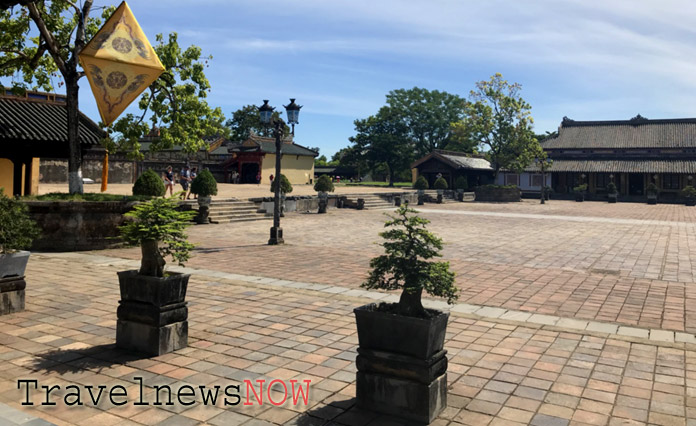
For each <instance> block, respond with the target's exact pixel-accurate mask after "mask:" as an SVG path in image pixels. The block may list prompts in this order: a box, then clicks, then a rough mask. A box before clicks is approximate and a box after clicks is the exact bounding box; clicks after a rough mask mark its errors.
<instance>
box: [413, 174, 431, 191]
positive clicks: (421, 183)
mask: <svg viewBox="0 0 696 426" xmlns="http://www.w3.org/2000/svg"><path fill="white" fill-rule="evenodd" d="M429 186H430V185H428V180H427V179H426V178H425V176H418V179H416V183H414V184H413V187H414V188H415V189H428V187H429Z"/></svg>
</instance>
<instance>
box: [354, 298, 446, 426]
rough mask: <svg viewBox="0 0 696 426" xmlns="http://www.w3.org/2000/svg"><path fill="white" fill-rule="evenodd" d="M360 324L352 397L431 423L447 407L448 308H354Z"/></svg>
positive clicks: (385, 411) (396, 414)
mask: <svg viewBox="0 0 696 426" xmlns="http://www.w3.org/2000/svg"><path fill="white" fill-rule="evenodd" d="M354 313H355V319H356V324H357V328H358V340H359V344H360V347H359V348H358V357H357V359H356V366H357V370H358V371H357V374H356V379H357V380H356V399H357V404H358V406H359V407H362V408H366V409H369V410H373V411H377V412H380V413H383V414H386V415H389V416H390V417H394V418H402V419H407V420H409V421H412V422H418V423H423V424H429V423H430V422H432V421H433V420H434V419H435V418H436V417H437V416H438V415H439V414H440V413H441V412H442V411H443V410H444V409H445V408H446V407H447V356H446V354H447V351H445V350H444V349H443V346H444V340H445V332H446V328H447V319H448V318H449V314H448V313H443V312H439V311H434V313H435V315H434V316H433V317H432V318H428V319H423V318H414V317H406V316H403V315H395V314H391V313H386V312H379V311H377V310H376V305H375V304H370V305H365V306H361V307H359V308H356V309H355V310H354Z"/></svg>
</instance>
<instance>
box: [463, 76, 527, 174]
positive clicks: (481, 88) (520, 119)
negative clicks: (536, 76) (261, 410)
mask: <svg viewBox="0 0 696 426" xmlns="http://www.w3.org/2000/svg"><path fill="white" fill-rule="evenodd" d="M521 89H522V86H521V85H520V84H518V83H514V84H510V83H508V82H507V81H506V80H503V76H502V75H501V74H500V73H497V74H495V75H493V76H492V77H491V78H490V80H488V81H480V82H478V83H476V90H473V91H472V92H471V101H472V102H471V103H470V104H468V107H467V111H466V116H465V118H464V119H463V120H461V121H460V122H458V123H456V124H455V125H454V133H455V134H456V135H457V139H461V140H464V141H468V142H469V143H471V144H475V145H477V146H480V147H481V148H482V149H483V150H485V151H486V153H487V155H488V157H489V159H490V161H491V163H492V165H493V167H494V169H495V174H496V176H497V174H498V171H499V170H500V169H506V170H510V171H514V172H518V173H521V172H522V171H523V170H524V169H525V168H526V167H527V166H529V165H530V164H531V163H532V162H533V161H534V159H535V158H537V155H538V153H539V151H540V147H539V142H538V141H537V139H536V138H535V136H534V132H533V131H532V123H533V119H532V117H531V105H529V104H528V103H527V102H525V101H524V99H522V97H521V96H520V94H519V92H520V90H521Z"/></svg>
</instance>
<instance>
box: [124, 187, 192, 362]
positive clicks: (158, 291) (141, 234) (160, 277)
mask: <svg viewBox="0 0 696 426" xmlns="http://www.w3.org/2000/svg"><path fill="white" fill-rule="evenodd" d="M177 207H178V203H177V201H176V200H175V199H174V198H155V199H153V200H150V201H147V202H144V203H141V204H138V205H137V206H135V208H134V209H133V210H132V211H130V212H128V213H126V217H127V218H128V219H130V220H129V221H127V222H126V223H125V224H124V225H123V226H122V227H121V228H120V231H121V236H122V237H123V239H124V241H125V242H126V243H127V244H130V245H139V246H140V250H141V253H142V259H141V263H140V270H131V271H122V272H119V273H118V281H119V287H120V290H121V300H120V301H119V307H118V311H117V318H118V322H117V325H116V345H117V346H118V347H120V348H124V349H129V350H135V351H138V352H145V353H148V354H151V355H161V354H164V353H167V352H171V351H175V350H177V349H181V348H183V347H186V345H187V343H188V321H187V319H188V308H187V307H186V301H185V299H186V289H187V286H188V280H189V277H190V275H188V274H178V273H173V272H165V271H164V266H165V263H166V262H165V257H167V256H171V258H172V259H174V260H175V261H176V262H178V264H179V265H181V266H183V265H184V262H186V261H187V260H188V259H189V257H190V252H191V250H192V249H193V244H191V243H189V242H188V241H187V237H186V234H185V232H184V231H185V229H186V227H188V226H189V225H191V219H193V216H194V215H195V214H196V212H194V211H190V210H189V211H179V210H177Z"/></svg>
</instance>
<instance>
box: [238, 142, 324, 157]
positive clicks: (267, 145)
mask: <svg viewBox="0 0 696 426" xmlns="http://www.w3.org/2000/svg"><path fill="white" fill-rule="evenodd" d="M253 141H254V142H256V144H257V145H258V146H251V147H250V146H242V143H235V144H229V145H228V148H229V150H230V152H255V151H259V152H265V153H268V154H275V152H276V148H275V141H273V139H270V138H254V139H253ZM282 151H283V154H287V155H306V156H310V157H316V156H317V155H319V153H317V152H315V151H312V150H311V149H309V148H305V147H303V146H302V145H298V144H296V143H288V142H283V147H282Z"/></svg>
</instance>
